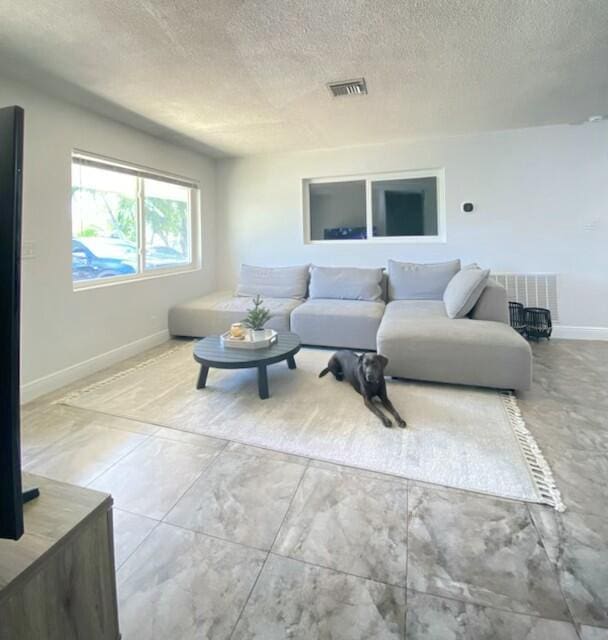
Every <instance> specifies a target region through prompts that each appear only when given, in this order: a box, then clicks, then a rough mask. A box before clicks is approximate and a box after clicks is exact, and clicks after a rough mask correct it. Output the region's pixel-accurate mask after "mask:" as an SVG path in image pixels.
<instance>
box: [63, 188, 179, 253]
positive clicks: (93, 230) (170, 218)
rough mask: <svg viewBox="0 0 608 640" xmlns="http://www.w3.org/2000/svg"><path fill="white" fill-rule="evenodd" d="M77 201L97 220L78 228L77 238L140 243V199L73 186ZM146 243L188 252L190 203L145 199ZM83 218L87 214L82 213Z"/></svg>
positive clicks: (73, 198) (73, 197) (74, 196)
mask: <svg viewBox="0 0 608 640" xmlns="http://www.w3.org/2000/svg"><path fill="white" fill-rule="evenodd" d="M76 199H77V200H78V201H79V203H80V206H81V207H82V209H83V210H86V212H87V213H89V212H90V213H91V214H92V215H91V216H90V217H93V218H94V219H95V220H96V221H97V220H100V221H101V220H103V221H104V222H105V224H103V225H98V224H91V223H90V222H89V224H88V225H87V226H84V227H82V228H81V229H79V230H77V231H76V233H75V235H76V236H77V237H96V236H106V237H107V236H110V237H115V238H120V239H122V240H128V241H129V242H132V243H134V244H136V243H137V200H136V199H135V198H129V197H127V196H125V195H122V194H120V193H112V192H107V191H98V190H97V189H89V188H80V187H74V188H72V200H76ZM144 207H145V210H144V218H145V225H146V243H147V244H149V245H162V246H166V247H172V248H173V249H175V250H177V251H179V252H180V253H182V254H184V255H186V254H187V251H188V246H187V241H188V215H187V214H188V211H187V204H186V203H185V202H183V201H179V200H168V199H163V198H151V197H148V198H145V200H144ZM83 217H84V216H83Z"/></svg>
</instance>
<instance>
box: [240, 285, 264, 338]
mask: <svg viewBox="0 0 608 640" xmlns="http://www.w3.org/2000/svg"><path fill="white" fill-rule="evenodd" d="M262 302H263V300H262V298H261V296H260V295H259V294H258V295H257V296H256V297H255V298H254V299H253V309H249V311H248V312H247V317H246V318H245V320H243V322H244V323H245V326H246V327H247V328H248V329H250V330H251V332H252V335H251V337H252V339H253V340H263V339H264V338H265V337H266V332H265V331H264V325H265V324H266V323H267V322H268V319H269V318H270V310H269V309H267V308H266V307H263V306H262Z"/></svg>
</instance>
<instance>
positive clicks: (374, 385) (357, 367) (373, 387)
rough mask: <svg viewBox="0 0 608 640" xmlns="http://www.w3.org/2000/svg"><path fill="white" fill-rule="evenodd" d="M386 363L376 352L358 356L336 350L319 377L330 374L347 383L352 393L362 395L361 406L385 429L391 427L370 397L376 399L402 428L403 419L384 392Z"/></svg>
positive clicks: (390, 423) (391, 424) (387, 419)
mask: <svg viewBox="0 0 608 640" xmlns="http://www.w3.org/2000/svg"><path fill="white" fill-rule="evenodd" d="M387 364H388V358H385V357H384V356H380V355H378V354H377V353H362V354H361V355H359V354H357V353H355V352H354V351H346V350H343V351H336V353H334V355H333V356H332V357H331V358H330V359H329V362H328V363H327V367H325V369H323V371H321V373H320V374H319V378H322V377H323V376H325V375H327V374H328V373H333V374H334V377H335V379H336V380H346V382H350V383H351V385H352V386H353V388H354V389H355V391H357V392H358V393H360V394H361V395H362V396H363V402H364V403H365V406H366V407H367V408H368V409H369V410H370V411H371V412H372V413H373V414H374V415H375V416H377V417H378V418H380V420H382V424H383V425H384V426H385V427H392V426H393V423H392V422H391V421H390V419H389V418H387V417H386V416H385V415H384V414H383V413H382V411H380V409H379V407H378V406H377V405H375V404H374V403H373V399H374V398H376V397H377V398H379V399H380V402H381V403H382V406H383V407H384V408H385V409H386V410H387V411H388V412H389V413H390V414H391V415H392V416H393V418H395V421H396V422H397V426H399V427H402V428H404V427H405V426H406V424H405V420H404V419H403V418H402V417H401V416H400V415H399V413H398V411H397V409H395V407H393V403H392V402H391V401H390V400H389V399H388V395H387V393H386V382H385V380H384V369H385V367H386V365H387Z"/></svg>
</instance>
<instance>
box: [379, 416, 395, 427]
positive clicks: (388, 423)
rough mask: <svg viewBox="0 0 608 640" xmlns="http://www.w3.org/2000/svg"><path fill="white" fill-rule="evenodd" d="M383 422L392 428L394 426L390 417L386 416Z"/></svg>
mask: <svg viewBox="0 0 608 640" xmlns="http://www.w3.org/2000/svg"><path fill="white" fill-rule="evenodd" d="M382 424H383V425H384V426H385V427H386V428H387V429H390V428H391V427H392V426H393V423H392V422H391V421H390V420H389V419H388V418H384V420H382Z"/></svg>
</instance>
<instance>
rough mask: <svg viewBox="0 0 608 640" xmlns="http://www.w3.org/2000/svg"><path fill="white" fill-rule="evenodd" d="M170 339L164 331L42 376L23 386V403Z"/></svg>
mask: <svg viewBox="0 0 608 640" xmlns="http://www.w3.org/2000/svg"><path fill="white" fill-rule="evenodd" d="M168 339H169V331H168V330H167V329H163V330H162V331H159V332H157V333H153V334H152V335H149V336H145V337H144V338H140V339H139V340H134V341H133V342H129V343H127V344H123V345H122V346H120V347H117V348H116V349H112V350H111V351H106V353H101V354H100V355H98V356H94V357H93V358H89V359H88V360H83V361H82V362H78V363H77V364H73V365H71V366H69V367H66V368H65V369H60V370H59V371H55V372H53V373H49V374H48V375H46V376H42V377H41V378H37V379H36V380H32V381H31V382H27V383H26V384H22V385H21V402H22V403H24V402H30V401H31V400H35V399H36V398H38V397H39V396H42V395H44V394H45V393H50V392H51V391H55V390H56V389H60V388H61V387H63V386H65V385H66V384H70V383H71V382H76V380H79V379H80V378H84V377H86V376H89V375H91V374H92V373H95V372H96V371H100V370H101V369H105V368H106V367H110V366H112V365H113V364H116V363H117V362H120V361H121V360H125V359H126V358H130V357H131V356H134V355H137V354H138V353H140V352H142V351H145V350H146V349H150V348H151V347H155V346H156V345H158V344H162V343H163V342H165V341H166V340H168Z"/></svg>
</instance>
